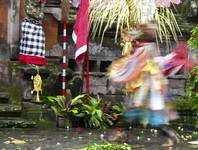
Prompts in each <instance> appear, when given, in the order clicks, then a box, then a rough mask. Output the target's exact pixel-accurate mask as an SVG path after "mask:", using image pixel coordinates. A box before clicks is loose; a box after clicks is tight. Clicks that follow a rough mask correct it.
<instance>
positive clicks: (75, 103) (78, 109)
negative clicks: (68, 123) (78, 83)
mask: <svg viewBox="0 0 198 150" xmlns="http://www.w3.org/2000/svg"><path fill="white" fill-rule="evenodd" d="M70 112H71V113H72V115H73V116H74V117H80V118H83V121H84V124H85V126H86V127H88V126H89V127H97V128H98V127H99V128H107V127H108V126H109V125H113V123H114V121H115V120H117V119H118V117H119V116H120V115H121V114H122V112H123V106H122V104H114V105H112V104H111V103H110V102H108V103H102V100H101V99H100V98H95V97H91V96H86V95H79V96H77V97H76V98H74V99H72V101H71V109H70Z"/></svg>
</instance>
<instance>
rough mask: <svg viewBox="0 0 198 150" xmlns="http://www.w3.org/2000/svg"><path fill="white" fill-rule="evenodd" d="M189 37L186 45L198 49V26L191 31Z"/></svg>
mask: <svg viewBox="0 0 198 150" xmlns="http://www.w3.org/2000/svg"><path fill="white" fill-rule="evenodd" d="M191 33H192V34H191V37H190V39H189V40H188V45H189V46H190V48H191V49H193V50H198V26H196V27H195V28H194V29H193V30H192V31H191Z"/></svg>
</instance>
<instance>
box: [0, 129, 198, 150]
mask: <svg viewBox="0 0 198 150" xmlns="http://www.w3.org/2000/svg"><path fill="white" fill-rule="evenodd" d="M113 131H114V129H109V130H107V131H101V130H97V129H79V128H78V129H56V128H52V129H0V150H36V149H38V148H39V147H40V149H41V150H63V149H67V148H74V149H75V148H79V147H83V146H85V145H87V144H90V143H98V144H99V143H103V142H104V141H106V140H107V139H108V137H109V135H111V134H112V132H113ZM126 132H127V133H128V134H129V140H128V141H127V143H128V144H130V145H132V147H133V149H135V150H136V149H137V150H167V149H168V150H171V149H172V150H197V149H198V145H191V144H189V143H188V141H195V140H197V139H198V134H197V132H196V131H190V130H188V131H187V130H183V129H182V128H179V131H177V132H178V133H179V132H180V133H179V135H180V139H181V140H180V143H179V144H176V145H175V146H174V147H172V148H164V147H162V146H161V144H163V142H164V141H165V137H163V136H162V135H160V134H159V133H158V132H156V130H154V129H140V128H131V129H128V130H127V131H126ZM101 135H102V136H101ZM17 140H22V142H21V141H19V142H18V143H17V142H16V141H17ZM13 141H15V144H14V142H13ZM23 142H25V143H23Z"/></svg>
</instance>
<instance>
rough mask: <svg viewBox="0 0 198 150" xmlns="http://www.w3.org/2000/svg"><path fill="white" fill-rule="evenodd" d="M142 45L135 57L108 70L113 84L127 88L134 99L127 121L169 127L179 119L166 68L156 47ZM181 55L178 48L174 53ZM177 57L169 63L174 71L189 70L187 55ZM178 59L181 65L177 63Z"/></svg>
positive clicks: (120, 61)
mask: <svg viewBox="0 0 198 150" xmlns="http://www.w3.org/2000/svg"><path fill="white" fill-rule="evenodd" d="M139 45H141V47H138V48H136V50H135V52H134V53H133V54H127V55H125V56H123V57H122V58H120V59H118V60H116V61H114V62H113V63H112V64H111V65H110V67H109V69H108V76H109V78H110V79H111V81H112V82H115V83H122V84H125V85H126V86H125V92H126V94H127V95H129V96H130V98H131V101H130V103H131V104H129V105H128V106H131V107H132V108H128V111H127V112H125V113H124V114H123V115H124V116H125V117H127V118H132V119H139V120H140V122H141V123H143V124H150V125H152V126H160V125H165V124H168V122H169V120H173V119H176V118H177V115H176V112H175V111H174V109H173V108H172V107H170V102H169V101H168V94H167V85H168V81H167V79H166V77H165V76H164V73H166V72H165V71H164V69H165V68H164V67H165V66H166V65H163V66H160V63H159V61H156V58H159V56H158V54H159V52H158V50H157V47H156V45H155V44H154V43H141V44H139ZM178 51H179V50H178V48H177V49H176V50H175V51H174V52H173V53H176V54H177V53H178ZM176 54H175V55H174V57H167V58H166V59H167V61H166V62H167V63H169V64H170V62H172V63H171V64H172V65H173V64H174V65H173V66H174V68H177V67H178V66H181V65H182V66H186V63H185V62H187V61H186V58H187V57H185V56H184V55H186V53H182V54H181V53H179V54H180V55H176ZM178 57H179V58H180V61H178V59H176V58H178ZM161 58H162V57H161ZM168 58H169V59H168ZM174 59H175V61H176V62H175V61H174ZM190 61H191V59H190ZM173 62H174V63H173ZM167 63H166V64H167ZM192 66H193V64H191V67H192ZM161 67H162V68H161ZM168 106H169V107H168Z"/></svg>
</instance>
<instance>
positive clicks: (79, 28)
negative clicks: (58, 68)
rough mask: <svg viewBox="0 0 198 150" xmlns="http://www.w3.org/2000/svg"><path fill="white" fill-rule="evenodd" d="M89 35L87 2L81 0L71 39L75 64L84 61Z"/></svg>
mask: <svg viewBox="0 0 198 150" xmlns="http://www.w3.org/2000/svg"><path fill="white" fill-rule="evenodd" d="M88 35H89V0H81V2H80V7H79V10H78V13H77V18H76V23H75V25H74V31H73V34H72V38H73V40H74V43H75V44H76V45H75V60H76V63H77V64H79V63H82V62H84V60H85V54H86V51H87V40H88Z"/></svg>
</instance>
